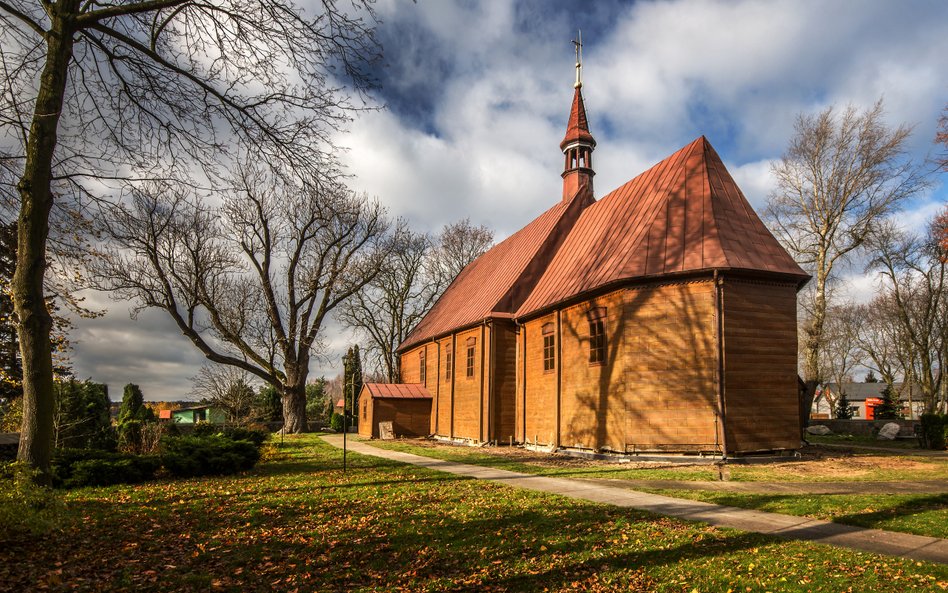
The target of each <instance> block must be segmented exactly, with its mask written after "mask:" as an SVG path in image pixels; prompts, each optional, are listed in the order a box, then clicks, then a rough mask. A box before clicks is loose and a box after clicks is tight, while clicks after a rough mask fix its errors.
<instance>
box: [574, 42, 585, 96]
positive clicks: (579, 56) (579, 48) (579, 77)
mask: <svg viewBox="0 0 948 593" xmlns="http://www.w3.org/2000/svg"><path fill="white" fill-rule="evenodd" d="M578 33H579V34H578V36H577V38H576V39H574V40H573V45H575V46H576V84H574V85H573V88H577V89H578V88H582V86H583V32H582V31H579V32H578Z"/></svg>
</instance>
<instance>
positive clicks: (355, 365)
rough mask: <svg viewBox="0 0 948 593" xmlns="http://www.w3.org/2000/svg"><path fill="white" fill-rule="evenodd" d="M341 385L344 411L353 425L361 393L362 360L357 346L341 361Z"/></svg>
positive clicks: (356, 416) (350, 349)
mask: <svg viewBox="0 0 948 593" xmlns="http://www.w3.org/2000/svg"><path fill="white" fill-rule="evenodd" d="M342 368H343V384H342V390H343V391H342V393H343V397H344V398H345V401H346V409H347V410H348V412H349V414H351V415H352V416H351V417H352V419H353V425H355V419H356V418H358V415H357V414H356V413H355V411H356V410H357V409H358V406H359V392H360V391H362V359H361V357H360V356H359V346H357V345H356V346H353V347H351V348H349V351H348V352H346V355H345V356H344V357H343V359H342Z"/></svg>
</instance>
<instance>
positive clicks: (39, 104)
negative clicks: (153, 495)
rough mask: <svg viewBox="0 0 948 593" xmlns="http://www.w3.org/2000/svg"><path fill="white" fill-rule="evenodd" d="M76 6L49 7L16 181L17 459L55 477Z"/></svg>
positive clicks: (69, 0)
mask: <svg viewBox="0 0 948 593" xmlns="http://www.w3.org/2000/svg"><path fill="white" fill-rule="evenodd" d="M77 10H78V0H64V1H62V2H60V3H58V4H56V5H54V6H53V7H51V8H50V13H51V15H50V16H51V22H50V30H49V32H48V33H47V35H46V47H47V51H46V64H45V66H44V67H43V73H42V75H41V76H40V85H39V92H38V93H37V96H36V104H35V106H34V111H33V120H32V122H31V123H30V135H29V138H28V139H27V143H26V162H25V165H24V168H23V177H22V178H21V179H20V181H19V183H18V184H17V190H18V192H19V194H20V216H19V228H18V235H17V258H16V272H15V273H14V275H13V285H12V292H13V304H14V307H15V310H16V314H17V319H18V330H19V334H20V354H21V355H22V357H23V425H22V428H21V432H20V448H19V452H18V453H17V459H19V460H20V461H25V462H27V463H29V464H30V465H31V466H32V467H34V468H36V469H38V470H39V471H40V472H41V474H40V475H41V480H43V481H46V480H48V472H49V463H50V456H51V453H52V444H53V404H54V401H53V363H52V352H51V347H50V343H49V334H50V329H51V328H52V319H51V317H50V315H49V311H48V310H47V308H46V300H45V294H44V292H43V277H44V275H45V273H46V239H47V236H48V235H49V212H50V210H51V208H52V205H53V196H52V192H51V189H50V182H51V179H52V162H53V153H54V151H55V148H56V134H57V129H58V127H59V119H60V114H61V111H62V106H63V97H64V95H65V89H66V79H67V76H68V72H69V61H70V59H71V57H72V47H73V39H72V34H73V30H72V27H73V23H72V19H73V18H74V17H75V14H76V12H77Z"/></svg>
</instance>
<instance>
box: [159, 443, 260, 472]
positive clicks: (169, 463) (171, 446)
mask: <svg viewBox="0 0 948 593" xmlns="http://www.w3.org/2000/svg"><path fill="white" fill-rule="evenodd" d="M162 443H163V448H162V449H163V450H162V454H161V461H162V463H163V464H164V466H165V469H167V470H168V472H169V473H171V475H173V476H176V477H182V478H185V477H191V476H211V475H224V474H233V473H236V472H239V471H242V470H246V469H250V468H252V467H253V466H254V465H255V464H256V463H257V461H258V460H259V459H260V447H259V446H257V445H255V444H254V443H252V442H251V441H247V440H234V439H231V438H228V437H226V436H222V435H210V436H180V437H165V439H164V440H163V441H162Z"/></svg>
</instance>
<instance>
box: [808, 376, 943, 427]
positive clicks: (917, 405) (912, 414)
mask: <svg viewBox="0 0 948 593" xmlns="http://www.w3.org/2000/svg"><path fill="white" fill-rule="evenodd" d="M886 385H887V384H886V383H883V382H879V383H855V382H853V383H827V384H826V385H824V386H823V388H822V389H821V390H820V391H819V392H818V393H817V394H816V396H815V397H814V398H813V410H812V414H811V417H812V418H813V419H816V420H819V419H827V418H831V417H835V416H836V411H835V410H833V409H832V408H833V406H832V405H831V404H830V401H834V402H835V401H837V400H838V398H839V395H840V393H845V394H846V399H847V400H848V401H849V407H850V410H852V413H853V418H852V419H853V420H873V419H874V413H873V408H874V407H875V406H876V405H878V404H881V403H882V391H883V390H884V389H885V388H886ZM892 388H893V390H894V391H895V393H896V394H897V395H898V399H899V402H900V403H901V404H902V414H903V416H904V417H905V419H906V420H917V419H918V417H919V416H920V415H921V414H923V413H924V412H925V403H924V402H923V401H921V394H920V393H919V392H918V389H917V388H913V386H911V385H906V384H904V383H894V384H893V385H892Z"/></svg>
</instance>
